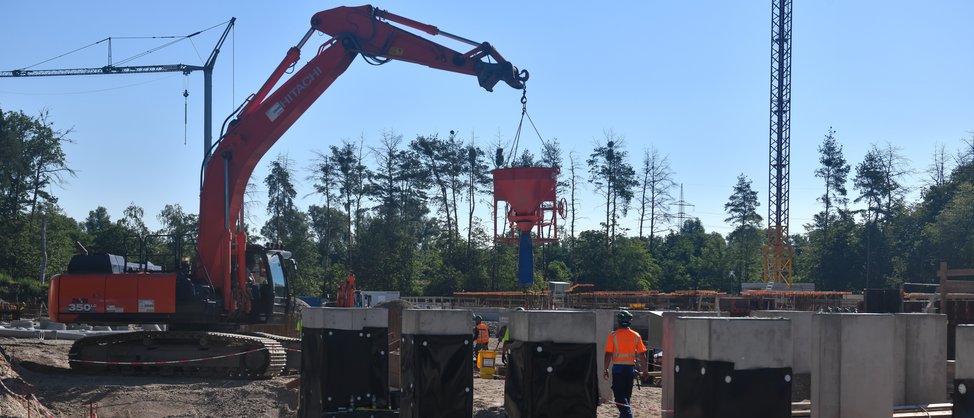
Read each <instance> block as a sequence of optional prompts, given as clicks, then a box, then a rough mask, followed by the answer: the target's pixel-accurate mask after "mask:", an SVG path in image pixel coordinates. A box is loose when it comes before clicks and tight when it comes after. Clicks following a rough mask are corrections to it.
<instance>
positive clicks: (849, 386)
mask: <svg viewBox="0 0 974 418" xmlns="http://www.w3.org/2000/svg"><path fill="white" fill-rule="evenodd" d="M812 327H813V339H812V418H840V417H858V418H889V417H890V416H892V415H893V394H894V371H893V369H894V366H895V365H894V361H893V354H894V353H893V352H894V345H895V344H891V342H894V341H895V340H894V337H895V334H896V332H895V321H894V318H893V315H890V314H816V315H815V317H814V318H813V320H812Z"/></svg>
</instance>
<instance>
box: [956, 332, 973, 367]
mask: <svg viewBox="0 0 974 418" xmlns="http://www.w3.org/2000/svg"><path fill="white" fill-rule="evenodd" d="M956 335H957V336H956V338H955V339H954V347H955V353H956V357H957V362H956V363H955V364H954V367H955V368H954V379H974V325H957V334H956Z"/></svg>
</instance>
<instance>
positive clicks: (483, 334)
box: [477, 324, 490, 344]
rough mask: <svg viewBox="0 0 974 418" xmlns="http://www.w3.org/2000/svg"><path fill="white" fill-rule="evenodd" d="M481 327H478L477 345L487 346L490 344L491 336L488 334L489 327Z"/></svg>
mask: <svg viewBox="0 0 974 418" xmlns="http://www.w3.org/2000/svg"><path fill="white" fill-rule="evenodd" d="M480 325H483V326H480ZM480 325H478V326H477V344H487V343H488V342H490V335H488V334H487V326H486V325H484V324H480Z"/></svg>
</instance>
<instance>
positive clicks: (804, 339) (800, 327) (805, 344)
mask: <svg viewBox="0 0 974 418" xmlns="http://www.w3.org/2000/svg"><path fill="white" fill-rule="evenodd" d="M813 315H815V313H814V312H807V311H753V312H751V316H755V317H758V318H788V319H790V320H791V341H792V347H793V350H792V353H794V356H793V357H792V360H791V369H792V372H794V373H795V374H805V373H811V371H812V316H813Z"/></svg>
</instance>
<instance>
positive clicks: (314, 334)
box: [299, 307, 390, 417]
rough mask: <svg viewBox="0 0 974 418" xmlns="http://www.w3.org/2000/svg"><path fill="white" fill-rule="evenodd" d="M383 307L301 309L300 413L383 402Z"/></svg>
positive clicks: (386, 341)
mask: <svg viewBox="0 0 974 418" xmlns="http://www.w3.org/2000/svg"><path fill="white" fill-rule="evenodd" d="M388 315H389V314H388V312H387V311H386V310H385V309H375V308H372V309H369V308H311V307H305V308H304V309H303V310H302V311H301V317H302V321H301V322H302V324H301V327H302V337H301V381H302V384H301V391H300V395H299V404H300V407H299V410H300V411H301V416H302V417H317V416H321V415H322V413H324V412H334V411H337V410H339V409H340V408H349V407H352V406H353V405H358V406H363V405H369V406H372V405H375V407H378V408H387V407H389V403H390V400H389V385H388V376H389V373H388V372H389V370H388V366H389V363H388V361H389V360H388V354H389V339H388V337H387V334H388V329H389V316H388Z"/></svg>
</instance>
